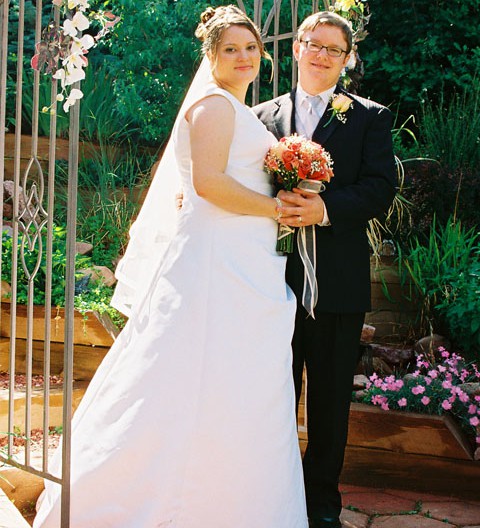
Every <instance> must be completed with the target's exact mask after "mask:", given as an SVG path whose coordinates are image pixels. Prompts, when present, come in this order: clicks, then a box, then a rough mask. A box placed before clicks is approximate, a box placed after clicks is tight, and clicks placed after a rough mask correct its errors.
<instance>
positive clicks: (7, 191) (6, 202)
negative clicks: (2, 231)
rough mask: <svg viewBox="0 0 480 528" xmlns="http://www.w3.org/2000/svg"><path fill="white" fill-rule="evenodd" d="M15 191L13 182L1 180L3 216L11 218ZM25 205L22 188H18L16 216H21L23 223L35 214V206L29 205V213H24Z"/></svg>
mask: <svg viewBox="0 0 480 528" xmlns="http://www.w3.org/2000/svg"><path fill="white" fill-rule="evenodd" d="M14 191H15V183H14V182H13V181H11V180H5V181H4V182H3V216H4V218H7V219H9V220H11V219H12V218H13V194H14ZM26 207H27V202H26V197H25V193H24V192H23V188H22V187H19V188H18V216H19V217H20V216H22V215H23V217H22V221H23V223H27V222H28V221H29V220H31V219H32V218H33V216H34V215H35V208H34V207H33V206H30V207H29V213H30V214H28V213H27V214H25V209H26Z"/></svg>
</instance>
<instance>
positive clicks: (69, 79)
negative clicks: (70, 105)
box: [65, 68, 85, 86]
mask: <svg viewBox="0 0 480 528" xmlns="http://www.w3.org/2000/svg"><path fill="white" fill-rule="evenodd" d="M83 79H85V72H84V70H83V68H71V69H68V71H67V74H66V78H65V86H70V85H71V84H75V83H76V82H78V81H83Z"/></svg>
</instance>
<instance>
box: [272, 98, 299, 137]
mask: <svg viewBox="0 0 480 528" xmlns="http://www.w3.org/2000/svg"><path fill="white" fill-rule="evenodd" d="M294 100H295V90H294V91H292V92H291V93H289V94H287V95H285V96H284V97H282V98H280V99H279V100H278V101H277V108H276V110H274V113H273V115H272V123H273V128H274V129H275V136H276V137H278V138H282V137H284V136H289V135H290V134H293V133H294V131H295V112H294V104H293V101H294Z"/></svg>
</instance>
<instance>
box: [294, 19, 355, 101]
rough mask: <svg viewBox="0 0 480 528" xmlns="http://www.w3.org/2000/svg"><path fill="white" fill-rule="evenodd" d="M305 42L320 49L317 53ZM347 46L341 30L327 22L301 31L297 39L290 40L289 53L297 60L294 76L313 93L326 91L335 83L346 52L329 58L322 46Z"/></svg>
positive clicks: (344, 60) (337, 47)
mask: <svg viewBox="0 0 480 528" xmlns="http://www.w3.org/2000/svg"><path fill="white" fill-rule="evenodd" d="M307 42H311V43H313V44H315V45H316V47H317V48H321V50H320V51H319V52H318V51H317V52H315V51H314V52H312V51H310V50H309V49H308V45H307V44H306V43H307ZM327 47H328V48H336V49H340V50H346V49H347V41H346V39H345V36H344V34H343V31H342V30H341V29H340V28H338V27H336V26H330V25H327V24H324V25H318V26H317V27H316V28H315V29H314V30H309V31H305V33H304V34H303V35H302V37H301V40H300V41H298V40H296V41H295V42H294V43H293V54H294V56H295V59H296V60H297V62H298V78H299V81H300V84H301V86H302V88H303V89H304V90H305V91H306V92H308V93H310V94H312V95H315V94H317V93H320V92H323V91H325V90H328V89H329V88H331V87H332V86H335V85H336V84H337V82H338V79H339V77H340V74H341V72H342V70H343V68H344V67H345V66H346V64H347V62H348V58H349V55H347V54H346V53H341V55H340V57H332V56H331V55H330V54H329V53H328V50H327V49H326V48H327Z"/></svg>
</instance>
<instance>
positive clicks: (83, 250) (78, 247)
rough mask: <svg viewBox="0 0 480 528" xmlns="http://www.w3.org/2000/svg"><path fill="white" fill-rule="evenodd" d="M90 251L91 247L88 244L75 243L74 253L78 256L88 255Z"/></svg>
mask: <svg viewBox="0 0 480 528" xmlns="http://www.w3.org/2000/svg"><path fill="white" fill-rule="evenodd" d="M92 250H93V246H92V244H89V243H88V242H75V252H76V253H77V254H78V255H90V254H91V253H92Z"/></svg>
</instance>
